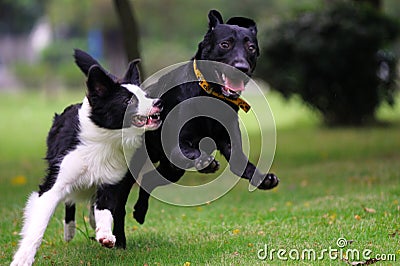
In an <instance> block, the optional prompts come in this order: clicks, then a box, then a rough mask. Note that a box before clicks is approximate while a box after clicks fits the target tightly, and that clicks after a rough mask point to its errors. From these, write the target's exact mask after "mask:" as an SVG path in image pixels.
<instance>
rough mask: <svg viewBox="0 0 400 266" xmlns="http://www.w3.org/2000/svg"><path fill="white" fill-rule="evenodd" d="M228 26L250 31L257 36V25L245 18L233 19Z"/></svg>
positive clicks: (228, 22)
mask: <svg viewBox="0 0 400 266" xmlns="http://www.w3.org/2000/svg"><path fill="white" fill-rule="evenodd" d="M226 24H229V25H236V26H239V27H242V28H247V29H249V30H250V31H251V32H252V33H253V34H254V35H257V25H256V23H255V22H254V20H252V19H249V18H244V17H233V18H230V19H229V20H228V21H227V22H226Z"/></svg>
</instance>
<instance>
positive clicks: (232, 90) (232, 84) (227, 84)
mask: <svg viewBox="0 0 400 266" xmlns="http://www.w3.org/2000/svg"><path fill="white" fill-rule="evenodd" d="M222 81H223V82H224V85H223V86H221V91H222V94H223V95H224V96H225V97H230V98H238V97H239V96H240V94H241V93H242V91H244V90H245V87H244V81H243V80H242V79H240V78H232V77H228V75H225V74H222Z"/></svg>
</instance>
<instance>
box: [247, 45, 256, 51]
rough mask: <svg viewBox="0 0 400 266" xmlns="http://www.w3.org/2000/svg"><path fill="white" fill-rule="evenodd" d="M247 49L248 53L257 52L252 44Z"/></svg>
mask: <svg viewBox="0 0 400 266" xmlns="http://www.w3.org/2000/svg"><path fill="white" fill-rule="evenodd" d="M247 49H249V51H250V53H255V52H256V51H257V48H256V46H255V45H254V44H250V45H249V46H248V47H247Z"/></svg>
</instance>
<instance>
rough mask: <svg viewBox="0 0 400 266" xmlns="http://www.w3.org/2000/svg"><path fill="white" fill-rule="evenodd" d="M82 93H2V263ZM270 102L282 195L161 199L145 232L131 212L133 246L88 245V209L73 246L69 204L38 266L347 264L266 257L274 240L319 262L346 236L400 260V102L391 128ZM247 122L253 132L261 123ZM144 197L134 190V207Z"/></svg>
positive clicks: (388, 114) (243, 185) (54, 222)
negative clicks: (52, 140)
mask: <svg viewBox="0 0 400 266" xmlns="http://www.w3.org/2000/svg"><path fill="white" fill-rule="evenodd" d="M82 96H83V93H64V94H62V95H60V96H57V97H56V96H53V97H51V98H49V97H46V96H44V95H41V94H35V93H21V94H12V95H8V94H4V95H2V97H0V106H1V111H0V121H1V124H0V128H1V130H0V131H1V134H2V136H1V138H0V199H1V200H0V215H1V217H2V218H1V219H0V229H1V232H2V234H1V238H0V244H1V246H2V249H0V265H7V264H9V263H10V260H11V258H12V254H13V252H14V251H15V249H16V245H17V243H18V240H19V236H18V233H19V231H20V228H21V224H22V218H21V215H22V211H23V207H24V205H25V201H26V199H27V196H28V195H29V193H30V192H31V191H33V190H36V189H37V185H38V183H39V182H40V180H41V178H42V177H43V174H44V169H45V164H44V162H43V160H42V159H41V158H43V157H44V154H45V138H46V134H47V130H48V128H49V126H50V124H51V120H52V116H53V113H54V112H61V111H62V109H63V108H64V107H65V106H67V105H68V104H70V103H75V102H78V101H80V100H81V98H82ZM267 98H268V100H269V103H270V105H271V108H272V110H273V112H274V116H275V121H276V124H277V147H276V155H275V159H274V163H273V165H272V171H273V172H275V173H276V174H277V175H278V176H279V177H280V179H281V183H280V185H279V187H278V188H276V189H274V190H272V191H267V192H266V191H255V192H249V191H248V183H247V182H246V181H240V182H239V183H238V184H237V186H236V187H235V188H234V189H232V190H231V191H230V192H229V193H227V194H226V195H225V196H223V197H222V198H220V199H218V200H217V201H214V202H211V203H210V204H207V205H203V206H198V207H177V206H172V205H168V204H166V203H163V202H160V201H158V200H156V199H151V200H150V204H151V206H150V210H149V213H148V216H147V220H146V222H145V224H144V225H138V224H137V223H136V222H135V221H134V220H133V219H132V217H131V214H129V215H127V218H126V222H127V225H126V232H127V238H128V243H127V244H128V247H127V250H115V249H111V250H108V249H104V248H102V247H100V246H99V245H98V244H97V243H95V242H93V241H91V240H88V239H87V237H88V236H93V235H94V231H93V230H92V229H90V230H89V235H87V233H84V232H85V223H86V222H85V218H84V217H86V216H87V208H86V206H85V204H80V205H79V206H78V211H77V224H78V227H79V229H80V230H81V231H80V232H77V235H76V237H75V239H73V241H71V242H70V243H65V242H64V241H63V208H62V206H61V207H59V208H58V209H57V211H56V214H55V215H54V216H53V218H52V219H51V222H50V225H49V227H48V229H47V231H46V234H45V237H44V240H43V243H42V245H41V247H40V249H39V251H38V253H37V255H36V262H37V265H52V264H56V265H144V264H147V265H184V264H185V263H186V262H190V265H204V264H208V265H257V264H259V265H271V264H272V265H287V264H296V265H346V263H345V262H343V261H341V260H330V259H329V256H328V255H327V254H326V255H325V259H324V260H322V261H310V260H300V261H293V260H290V259H289V260H287V261H284V260H279V259H278V258H277V253H276V252H275V253H274V260H273V261H271V260H269V258H268V259H267V260H265V261H261V260H259V259H258V258H257V252H258V250H260V249H262V248H264V246H265V245H267V247H268V249H269V250H271V249H276V250H278V249H285V250H286V251H287V252H289V251H290V250H292V249H297V250H299V252H301V251H302V250H304V249H314V250H315V251H316V252H317V255H319V252H321V251H322V250H323V249H329V248H330V247H331V248H337V246H336V240H337V239H338V238H340V237H344V238H346V239H348V240H352V241H353V242H352V244H350V245H349V246H348V247H346V248H345V249H344V250H346V249H348V248H350V249H358V250H359V251H360V252H361V251H363V250H365V249H370V250H371V251H372V254H371V256H372V257H374V256H376V254H395V255H396V257H397V260H400V245H399V244H400V222H399V221H400V198H399V196H400V172H399V169H400V108H399V107H400V106H399V105H397V106H396V108H395V109H393V110H392V109H389V108H387V107H383V108H381V109H380V111H379V117H380V118H381V119H383V120H386V121H390V122H391V126H386V127H372V128H335V129H329V128H324V127H320V126H318V118H317V116H316V115H314V114H312V113H311V112H310V111H309V110H308V109H306V108H304V107H303V106H301V105H300V103H299V102H298V101H297V100H291V101H289V102H286V101H283V100H281V99H280V98H279V97H278V96H277V95H275V94H267ZM249 100H251V101H254V100H255V99H251V98H249ZM242 118H244V119H245V118H246V115H242ZM247 123H248V124H249V126H250V128H251V127H252V125H253V124H252V123H253V122H252V121H247ZM247 123H246V124H247ZM249 135H250V139H251V142H252V143H251V146H252V147H254V149H253V150H252V152H251V154H250V157H251V159H252V160H257V159H258V154H259V147H260V143H259V138H258V133H257V132H256V131H252V130H249ZM257 147H258V149H257ZM223 165H225V164H223ZM18 176H22V177H26V183H25V182H23V181H22V182H20V184H19V183H18V180H21V178H20V179H18V178H17V179H16V177H18ZM203 178H204V177H201V176H200V177H199V175H197V174H188V175H187V176H185V177H184V180H183V181H184V182H188V183H191V182H192V183H194V182H197V181H195V180H199V179H201V180H208V179H207V178H204V179H203ZM22 180H24V179H23V178H22ZM181 196H183V197H185V196H186V197H190V196H191V195H181ZM136 197H137V188H134V189H133V191H132V193H131V196H130V199H129V203H128V206H127V210H128V211H129V212H130V211H131V210H132V206H133V204H134V202H135V200H136ZM365 208H369V209H373V210H375V212H371V210H369V209H367V211H366V210H365ZM368 210H369V211H368ZM292 254H294V253H292ZM333 255H335V254H333ZM286 256H288V254H286ZM378 264H381V265H395V264H396V262H393V261H386V262H383V261H381V262H379V263H378ZM187 265H188V264H187Z"/></svg>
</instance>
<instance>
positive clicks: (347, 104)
mask: <svg viewBox="0 0 400 266" xmlns="http://www.w3.org/2000/svg"><path fill="white" fill-rule="evenodd" d="M398 32H399V28H398V24H397V23H395V22H394V21H393V20H391V19H389V18H388V17H386V16H385V15H383V14H382V13H380V12H378V11H377V10H376V9H372V8H371V7H370V6H367V5H356V4H351V3H349V2H347V3H346V2H343V1H340V2H339V3H337V4H333V5H329V7H328V8H326V9H324V10H321V11H316V12H306V13H304V14H302V15H300V16H299V17H297V18H295V19H294V20H290V21H287V22H284V23H282V24H280V25H278V26H277V27H276V28H275V29H274V30H272V31H270V32H268V33H267V35H268V36H269V38H268V40H267V41H266V43H265V44H264V47H263V49H262V53H261V56H262V58H261V59H262V60H260V63H259V66H258V69H257V73H258V74H259V75H260V76H261V77H262V78H264V79H265V80H266V81H267V82H269V83H270V84H271V86H272V88H273V89H275V90H277V91H279V92H280V93H282V94H283V95H284V96H285V97H290V96H292V95H294V94H297V95H299V96H300V97H301V99H302V100H303V101H304V102H305V103H307V104H308V105H309V106H311V107H312V108H314V109H316V110H318V111H319V112H320V113H321V114H322V115H323V117H324V120H325V122H326V123H327V124H330V125H343V124H352V125H360V124H364V123H367V122H369V121H371V120H374V115H375V110H376V108H377V107H378V106H379V104H380V103H381V102H384V101H386V102H387V103H389V104H393V103H394V93H395V89H394V83H395V78H396V58H395V56H394V55H393V54H392V53H390V52H386V51H383V50H382V49H383V48H384V47H385V45H386V44H387V43H388V42H390V41H393V40H394V39H395V37H396V36H397V34H398Z"/></svg>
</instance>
